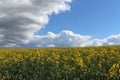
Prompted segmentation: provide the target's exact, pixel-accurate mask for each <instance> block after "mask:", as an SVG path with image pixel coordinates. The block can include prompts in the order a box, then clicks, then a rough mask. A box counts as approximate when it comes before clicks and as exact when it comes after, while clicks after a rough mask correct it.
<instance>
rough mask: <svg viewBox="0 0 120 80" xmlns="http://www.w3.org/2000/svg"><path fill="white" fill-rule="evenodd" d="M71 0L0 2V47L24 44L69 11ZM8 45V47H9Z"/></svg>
mask: <svg viewBox="0 0 120 80" xmlns="http://www.w3.org/2000/svg"><path fill="white" fill-rule="evenodd" d="M70 2H71V0H0V46H1V47H2V46H3V47H4V46H5V47H7V46H8V47H11V46H12V45H18V44H26V43H29V41H31V40H32V39H33V38H34V36H35V34H34V33H35V32H37V31H39V30H40V29H41V28H43V27H44V26H45V25H46V24H47V23H48V21H49V15H51V14H53V13H55V14H58V13H60V12H63V11H66V10H69V9H70V6H69V3H70ZM9 45H10V46H9Z"/></svg>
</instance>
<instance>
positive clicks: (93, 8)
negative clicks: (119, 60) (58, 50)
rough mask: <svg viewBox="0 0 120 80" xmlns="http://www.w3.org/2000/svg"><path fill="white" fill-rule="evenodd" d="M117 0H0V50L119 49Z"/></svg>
mask: <svg viewBox="0 0 120 80" xmlns="http://www.w3.org/2000/svg"><path fill="white" fill-rule="evenodd" d="M119 4H120V0H0V47H79V46H103V45H120V5H119Z"/></svg>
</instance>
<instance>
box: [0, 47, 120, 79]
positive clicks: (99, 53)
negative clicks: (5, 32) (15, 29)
mask: <svg viewBox="0 0 120 80" xmlns="http://www.w3.org/2000/svg"><path fill="white" fill-rule="evenodd" d="M119 78H120V46H102V47H76V48H13V49H0V80H119Z"/></svg>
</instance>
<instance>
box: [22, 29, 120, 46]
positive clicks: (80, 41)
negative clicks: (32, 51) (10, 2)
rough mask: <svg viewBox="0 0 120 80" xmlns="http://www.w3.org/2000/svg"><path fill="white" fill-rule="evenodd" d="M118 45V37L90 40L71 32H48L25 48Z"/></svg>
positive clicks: (119, 38) (119, 41) (119, 36)
mask: <svg viewBox="0 0 120 80" xmlns="http://www.w3.org/2000/svg"><path fill="white" fill-rule="evenodd" d="M102 45H120V35H114V36H113V35H112V36H109V37H106V38H104V39H92V37H91V36H87V35H80V34H76V33H73V32H72V31H68V30H63V31H62V32H60V33H59V34H54V33H52V32H48V33H47V35H42V36H39V35H37V36H35V39H34V40H33V41H31V42H30V43H29V44H27V45H22V46H25V47H78V46H102Z"/></svg>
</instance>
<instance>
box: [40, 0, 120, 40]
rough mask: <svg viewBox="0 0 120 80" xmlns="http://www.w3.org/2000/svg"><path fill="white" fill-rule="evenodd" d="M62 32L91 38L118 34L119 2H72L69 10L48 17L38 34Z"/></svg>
mask: <svg viewBox="0 0 120 80" xmlns="http://www.w3.org/2000/svg"><path fill="white" fill-rule="evenodd" d="M62 30H71V31H73V32H75V33H78V34H82V35H90V36H92V37H93V38H104V37H107V36H110V35H113V34H120V0H73V2H72V3H71V10H70V11H67V12H63V13H60V14H58V15H54V14H53V15H52V16H50V21H49V23H48V25H46V27H45V28H44V29H42V30H41V31H40V34H46V33H47V32H48V31H51V32H54V33H59V32H60V31H62Z"/></svg>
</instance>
